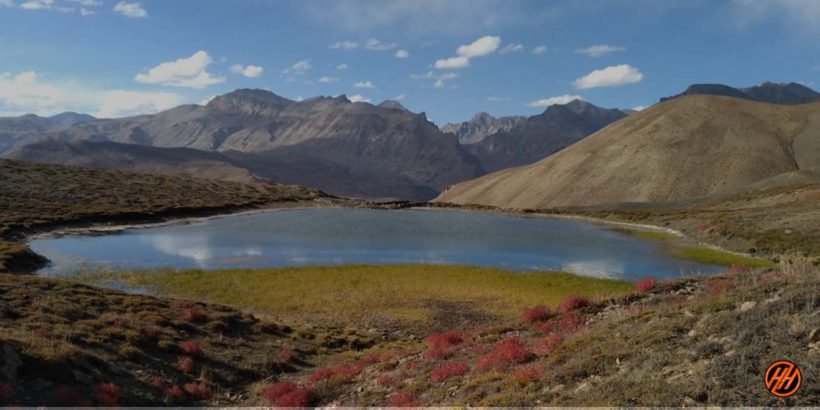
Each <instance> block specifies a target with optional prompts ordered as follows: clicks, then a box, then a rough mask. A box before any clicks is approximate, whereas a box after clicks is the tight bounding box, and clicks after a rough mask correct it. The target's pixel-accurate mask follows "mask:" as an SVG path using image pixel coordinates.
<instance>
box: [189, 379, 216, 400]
mask: <svg viewBox="0 0 820 410" xmlns="http://www.w3.org/2000/svg"><path fill="white" fill-rule="evenodd" d="M184 389H185V392H187V393H188V394H189V395H191V397H193V398H196V399H198V400H206V399H210V398H211V387H210V386H209V385H208V383H207V382H205V381H203V380H197V381H195V382H193V383H185V386H184Z"/></svg>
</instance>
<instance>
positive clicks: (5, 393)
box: [0, 382, 14, 401]
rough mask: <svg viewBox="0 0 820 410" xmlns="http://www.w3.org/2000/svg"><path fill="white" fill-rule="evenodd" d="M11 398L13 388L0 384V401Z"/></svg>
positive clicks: (6, 384)
mask: <svg viewBox="0 0 820 410" xmlns="http://www.w3.org/2000/svg"><path fill="white" fill-rule="evenodd" d="M11 396H14V387H12V386H11V385H10V384H8V383H3V382H0V400H3V401H5V400H11Z"/></svg>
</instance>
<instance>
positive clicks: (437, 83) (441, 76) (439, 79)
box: [410, 71, 458, 88]
mask: <svg viewBox="0 0 820 410" xmlns="http://www.w3.org/2000/svg"><path fill="white" fill-rule="evenodd" d="M457 77H458V73H454V72H436V71H428V72H427V73H426V74H410V78H412V79H414V80H434V82H433V87H435V88H444V86H445V85H447V81H450V80H452V79H454V78H457Z"/></svg>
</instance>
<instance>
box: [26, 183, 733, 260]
mask: <svg viewBox="0 0 820 410" xmlns="http://www.w3.org/2000/svg"><path fill="white" fill-rule="evenodd" d="M319 208H322V209H328V208H350V209H357V208H358V209H374V210H428V211H433V210H436V211H442V210H452V211H461V212H476V211H478V212H482V213H491V214H492V213H500V214H504V215H509V216H515V217H537V218H555V219H563V220H573V221H580V222H585V223H591V224H594V225H597V226H601V227H604V228H606V229H611V230H616V231H619V230H623V231H626V232H625V233H626V234H634V233H638V232H659V233H663V234H669V235H672V236H674V237H675V238H676V239H675V240H674V241H673V242H672V243H669V244H668V245H667V247H669V248H672V247H682V246H684V245H686V244H696V245H698V246H703V247H705V248H709V249H713V250H716V251H720V252H725V253H727V254H731V255H736V256H748V255H747V254H743V253H740V252H734V251H730V250H727V249H723V248H721V247H718V246H715V245H712V244H706V243H702V242H700V241H693V240H692V238H690V237H689V236H687V235H686V234H684V233H682V232H680V231H677V230H674V229H671V228H665V227H661V226H657V225H651V224H641V223H634V222H620V221H611V220H607V219H603V218H595V217H590V216H584V215H572V214H554V213H546V212H525V211H520V210H506V209H499V208H484V207H472V206H452V205H450V204H447V205H446V206H441V205H438V204H435V203H411V202H388V203H374V202H365V201H360V200H349V199H341V198H325V200H314V201H294V202H287V201H285V202H275V203H270V204H266V205H262V206H261V207H239V208H235V209H228V210H222V209H220V210H196V211H194V212H192V213H193V214H194V215H192V216H191V215H186V213H185V212H175V213H174V215H145V216H143V218H142V219H147V221H146V222H129V223H121V224H116V223H112V222H87V223H83V224H82V225H81V226H75V224H74V223H70V222H68V223H61V224H54V225H55V226H54V227H40V228H38V229H35V230H33V233H30V234H28V235H26V236H25V239H24V241H25V246H24V249H25V251H26V252H25V253H24V254H23V255H21V256H22V257H24V258H29V259H30V262H29V263H28V265H29V266H30V267H35V268H34V269H32V270H31V273H33V274H36V271H39V270H41V269H43V268H45V267H48V266H49V265H50V264H51V261H50V260H48V258H46V257H45V256H43V255H40V254H37V253H36V252H34V251H33V250H31V249H30V248H29V247H28V244H29V242H30V241H32V240H37V239H49V238H59V237H63V236H73V235H107V234H116V233H119V232H122V231H124V230H128V229H146V228H156V227H163V226H173V225H187V224H193V223H198V222H203V221H208V220H212V219H219V218H225V217H229V216H242V215H254V214H260V213H267V212H278V211H282V210H305V209H319ZM210 211H212V212H210ZM132 218H133V217H132V216H130V215H129V216H126V217H125V219H132ZM111 219H113V220H117V219H123V218H122V216H118V217H113V218H111ZM644 240H647V241H652V239H644ZM684 259H686V258H684Z"/></svg>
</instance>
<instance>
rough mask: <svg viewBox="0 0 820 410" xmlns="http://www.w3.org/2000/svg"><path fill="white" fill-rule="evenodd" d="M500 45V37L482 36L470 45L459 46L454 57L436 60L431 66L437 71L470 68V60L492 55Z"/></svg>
mask: <svg viewBox="0 0 820 410" xmlns="http://www.w3.org/2000/svg"><path fill="white" fill-rule="evenodd" d="M500 44H501V37H497V36H484V37H481V38H479V39H478V40H476V41H473V42H472V43H470V44H465V45H462V46H459V47H458V48H457V49H456V56H455V57H450V58H445V59H441V60H437V61H436V62H435V63H434V64H433V66H434V67H435V68H438V69H442V70H446V69H459V68H466V67H469V66H470V59H471V58H474V57H482V56H486V55H488V54H492V53H494V52H495V51H496V50H497V49H498V46H499V45H500Z"/></svg>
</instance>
